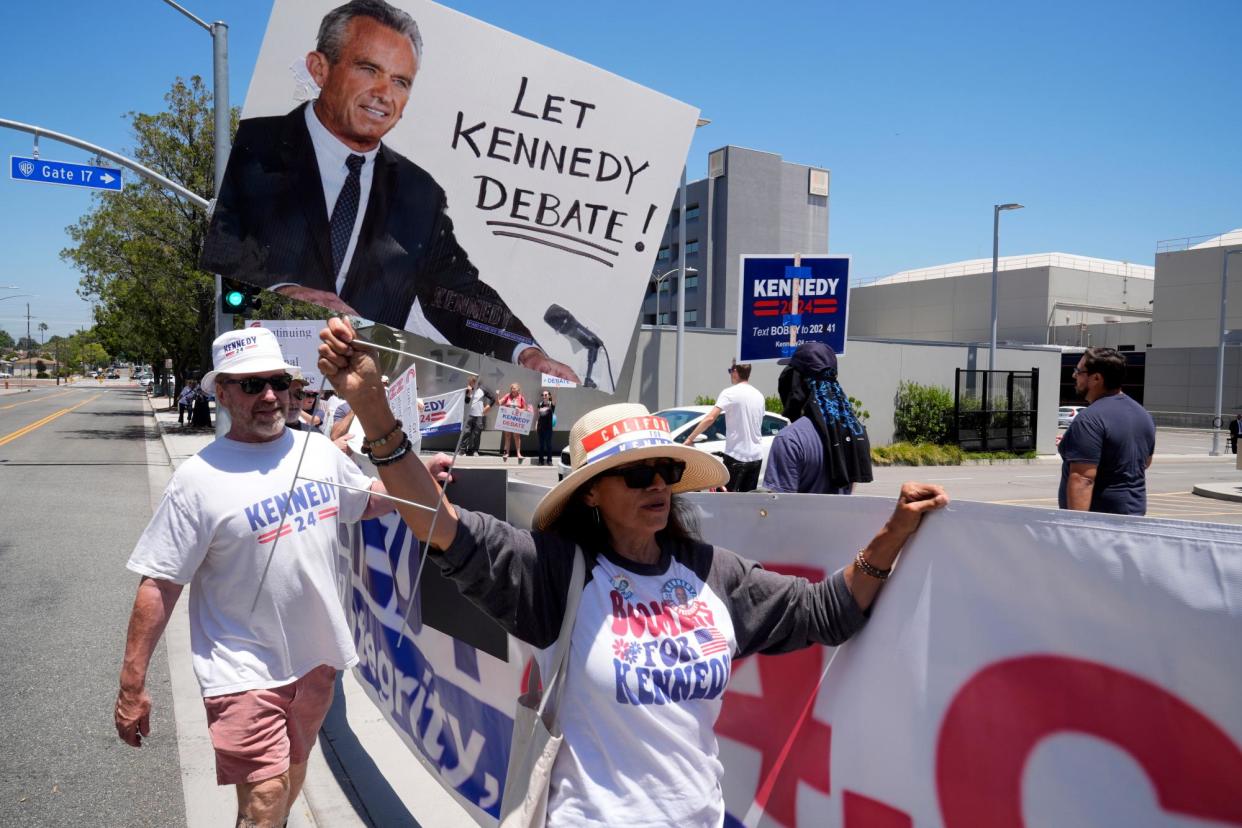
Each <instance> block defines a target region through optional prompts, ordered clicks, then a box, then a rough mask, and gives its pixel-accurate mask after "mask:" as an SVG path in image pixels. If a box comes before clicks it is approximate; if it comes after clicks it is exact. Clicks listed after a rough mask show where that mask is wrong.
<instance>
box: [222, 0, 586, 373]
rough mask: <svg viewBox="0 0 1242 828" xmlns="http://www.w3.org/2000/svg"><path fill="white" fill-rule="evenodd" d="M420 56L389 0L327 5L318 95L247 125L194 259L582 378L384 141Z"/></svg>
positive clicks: (428, 187)
mask: <svg viewBox="0 0 1242 828" xmlns="http://www.w3.org/2000/svg"><path fill="white" fill-rule="evenodd" d="M421 56H422V36H421V35H420V34H419V31H418V24H417V23H416V22H415V21H414V19H413V18H412V17H410V16H409V15H408V14H407V13H405V12H403V11H401V10H399V9H396V8H394V7H393V6H391V5H389V4H388V3H386V2H384V0H351V2H349V3H346V4H345V5H343V6H340V7H338V8H336V9H333V10H332V11H330V12H328V14H327V15H325V16H324V18H323V21H322V22H321V23H320V27H319V36H318V42H317V44H316V49H315V51H313V52H311V53H310V54H309V55H307V58H306V66H307V69H308V70H309V72H310V75H311V77H312V78H314V80H315V83H316V84H318V86H319V88H320V90H321V91H320V95H319V98H318V100H316V101H314V103H311V104H302V105H300V106H298V107H297V108H295V109H294V110H293V111H291V112H289V113H288V114H286V115H283V116H276V117H267V118H250V119H247V120H245V121H242V123H241V125H240V126H239V128H238V131H237V137H236V138H235V139H234V143H233V150H232V153H231V154H230V156H229V164H228V169H227V171H226V173H225V178H224V182H223V184H222V185H221V188H220V196H219V199H218V200H217V203H216V206H215V210H214V213H213V215H212V221H211V227H210V229H209V231H208V234H207V240H206V242H205V244H204V246H203V255H202V261H201V266H202V268H203V269H204V270H208V271H211V272H214V273H219V274H221V275H222V276H228V277H233V278H237V279H242V280H244V281H247V282H250V283H252V284H256V285H260V286H262V287H268V288H272V289H274V290H278V291H280V292H281V293H284V294H287V295H289V296H292V297H294V298H298V299H303V300H306V301H309V302H314V303H315V304H318V305H322V306H324V307H327V308H330V309H333V310H338V311H342V312H345V313H350V314H354V315H357V316H362V317H365V318H367V319H371V320H373V321H376V322H380V323H383V324H385V325H390V326H393V327H399V328H404V329H406V330H408V331H411V332H413V333H416V334H419V335H420V336H425V337H427V338H429V339H432V340H435V341H438V342H446V343H449V344H451V345H454V346H456V347H459V348H464V349H467V350H470V351H474V352H476V353H482V354H487V355H490V356H494V357H496V358H499V359H504V360H512V361H513V362H515V363H517V364H520V365H523V366H525V367H527V368H530V369H531V370H534V371H541V372H543V373H547V374H553V375H555V376H559V377H564V378H565V379H569V380H571V381H573V382H578V381H579V379H578V377H577V375H575V374H574V372H573V371H572V370H571V369H570V368H569V366H567V365H564V364H563V363H560V362H558V361H556V360H553V359H551V358H550V357H548V356H547V354H545V353H544V352H543V350H542V349H541V348H539V346H538V345H537V344H536V343H535V341H534V339H533V337H532V336H531V333H530V330H529V329H528V328H527V327H526V325H524V324H523V323H522V321H521V320H520V319H518V318H517V317H515V316H514V315H513V313H512V312H511V311H510V310H509V308H508V306H507V305H506V304H505V302H504V300H503V299H501V297H500V296H499V294H497V293H496V291H495V290H494V289H492V288H491V286H489V285H487V284H486V283H484V282H483V281H481V280H480V279H479V272H478V269H477V268H475V267H474V266H473V265H472V264H471V263H470V259H469V256H468V255H467V253H466V251H465V250H463V249H462V247H461V245H460V244H458V242H457V239H456V237H455V236H454V234H453V223H452V221H451V220H450V219H449V217H448V214H447V213H446V200H445V195H444V190H443V189H442V188H441V187H440V186H439V185H438V184H437V183H436V182H435V179H433V178H432V177H431V175H430V174H428V173H427V172H426V171H424V170H423V169H422V168H420V167H419V166H418V165H416V164H414V163H413V162H412V161H410V160H409V159H407V158H405V157H403V156H401V155H400V154H398V153H397V152H395V151H394V150H393V149H392V148H390V147H388V146H386V145H384V144H383V143H382V139H383V138H384V136H385V135H387V134H388V132H389V131H390V130H391V129H392V128H393V127H394V126H396V124H397V122H398V121H399V120H400V119H401V115H402V112H403V111H404V109H405V105H406V102H407V101H408V100H409V95H410V87H411V85H412V84H413V82H414V76H415V74H416V72H417V70H418V65H419V62H420V60H421ZM329 205H331V207H329Z"/></svg>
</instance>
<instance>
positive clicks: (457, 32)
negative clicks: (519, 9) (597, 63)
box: [202, 0, 698, 392]
mask: <svg viewBox="0 0 1242 828" xmlns="http://www.w3.org/2000/svg"><path fill="white" fill-rule="evenodd" d="M338 5H340V0H276V2H275V4H274V6H273V9H272V14H271V18H270V21H269V23H268V27H267V32H266V34H265V36H264V39H263V45H262V48H261V49H260V51H259V56H258V60H257V62H256V65H255V70H254V74H253V76H252V78H251V82H250V88H249V91H248V93H247V95H246V103H245V107H244V108H243V110H242V122H241V126H240V128H239V131H238V133H237V140H236V141H235V142H234V145H233V151H232V154H231V155H230V159H229V170H228V174H227V176H226V178H225V181H224V183H223V185H222V187H221V193H220V198H219V200H218V202H217V206H216V209H215V212H214V214H213V219H212V224H211V229H210V232H209V234H208V238H207V241H206V244H205V247H204V254H203V262H202V265H203V266H204V268H205V269H209V270H211V271H212V272H218V273H221V274H222V275H224V276H229V277H232V278H237V279H243V280H245V281H248V282H251V283H253V284H258V285H260V286H262V287H274V286H276V285H289V284H296V285H298V286H300V287H301V288H304V289H305V290H304V291H303V293H302V298H305V299H308V300H309V301H315V302H318V303H320V304H323V305H325V306H329V307H334V308H336V309H343V306H348V308H349V309H351V310H352V311H354V312H355V313H356V314H357V315H359V316H362V317H365V318H367V319H371V320H373V321H376V322H381V323H383V324H386V325H390V326H393V327H398V328H405V329H407V330H410V331H413V332H414V333H417V334H420V335H423V336H426V337H428V338H431V339H433V340H436V341H440V342H445V341H447V342H449V343H451V344H452V345H454V346H456V347H460V348H465V349H468V350H471V351H475V352H479V353H486V354H493V355H495V356H496V357H497V358H499V359H502V360H506V361H507V360H509V359H510V358H511V357H514V356H517V355H518V354H520V352H521V351H522V350H524V345H526V344H529V343H531V342H532V341H533V342H535V343H537V344H538V345H539V346H540V347H541V348H542V349H543V350H544V351H545V352H546V353H547V355H548V356H549V357H551V358H552V359H553V360H556V361H558V362H559V363H561V364H563V365H561V366H553V367H555V368H556V370H553V367H549V366H548V365H546V364H543V365H537V364H534V365H528V367H531V368H533V369H534V370H544V371H547V372H550V373H558V374H560V373H562V371H563V372H564V374H563V375H566V376H568V375H570V374H572V375H573V377H574V378H575V381H576V382H578V383H579V384H586V381H587V380H590V381H591V382H592V383H593V384H595V385H596V386H598V387H599V388H600V389H601V390H603V391H605V392H611V391H613V389H614V387H615V383H616V381H617V379H618V378H619V377H620V375H621V374H622V372H623V371H624V366H623V364H622V363H623V361H624V360H625V357H626V354H627V353H628V352H629V344H630V341H631V337H632V336H633V334H634V331H635V326H634V320H635V319H636V318H637V316H638V313H639V309H640V306H641V304H642V300H643V296H644V293H645V290H646V285H647V281H648V278H649V274H650V273H651V269H652V267H653V265H654V262H655V257H656V253H657V249H658V248H659V244H660V239H661V236H662V234H663V232H664V227H665V224H666V223H667V221H668V218H669V213H670V211H671V207H672V202H673V196H674V193H675V192H676V189H677V182H678V178H679V176H680V174H681V171H682V168H683V165H684V163H685V160H686V154H687V152H688V150H689V147H690V140H691V137H692V135H693V132H694V126H695V122H696V119H697V116H698V110H697V109H696V108H695V107H692V106H689V105H687V104H684V103H681V102H679V101H676V100H673V99H672V98H669V97H667V96H665V95H663V94H660V93H658V92H655V91H652V90H650V89H646V88H644V87H642V86H639V85H638V84H636V83H634V82H632V81H629V80H626V79H624V78H621V77H618V76H616V75H614V74H612V73H610V72H606V71H604V70H602V69H599V68H597V67H594V66H591V65H589V64H587V63H583V62H582V61H580V60H577V59H575V58H572V57H570V56H568V55H565V54H561V53H559V52H556V51H553V50H552V49H549V48H547V47H545V46H541V45H539V44H537V43H533V42H531V41H529V40H525V39H523V38H521V37H518V36H516V35H514V34H511V33H509V32H506V31H504V30H502V29H498V28H495V27H494V26H490V25H488V24H486V23H483V22H480V21H478V20H474V19H472V18H470V17H467V16H466V15H464V14H461V13H459V12H456V11H452V10H450V9H447V8H445V7H443V6H439V5H436V4H435V3H431V2H426V1H425V0H396V2H395V3H394V5H395V6H397V7H398V8H400V9H402V10H404V11H407V12H408V13H409V14H410V15H412V16H413V18H414V20H415V21H416V22H417V25H418V28H419V30H420V31H421V36H422V42H423V47H422V52H421V54H420V55H419V56H418V58H417V60H416V61H415V60H414V57H413V50H412V49H409V54H408V56H407V55H406V54H405V53H401V54H400V55H398V54H397V50H396V49H393V50H391V51H389V52H385V53H383V54H384V57H385V60H386V61H387V63H386V65H385V66H383V67H382V69H383V72H384V73H389V74H390V75H391V77H392V78H393V79H391V80H386V81H385V82H386V83H387V84H388V86H390V87H393V85H394V84H396V86H397V87H400V88H401V89H404V88H405V87H404V86H402V84H403V83H404V82H405V81H403V79H402V76H403V75H410V76H412V78H413V82H412V84H411V85H409V87H408V89H409V92H408V101H405V102H404V104H405V108H404V112H402V110H401V109H400V105H401V103H402V102H403V94H404V93H401V92H385V93H384V94H385V95H388V96H389V98H391V99H389V98H386V99H385V100H383V101H381V102H380V106H379V109H377V110H376V111H379V110H381V109H382V113H381V114H377V115H374V116H371V120H370V123H368V124H367V125H366V128H365V129H366V130H368V132H367V135H366V138H367V140H366V141H365V142H361V143H367V144H370V143H371V141H372V140H373V139H375V138H380V139H382V149H381V155H380V157H379V159H378V160H377V161H375V162H374V163H375V164H377V165H383V170H384V172H385V174H384V175H376V176H375V179H374V180H373V182H372V183H371V184H370V187H371V188H372V189H373V190H376V191H377V192H378V195H376V194H374V193H373V194H372V195H371V197H370V198H369V201H368V202H367V203H368V212H367V213H366V214H365V218H364V222H363V224H362V226H361V230H360V231H359V235H358V241H357V247H356V248H355V251H354V253H353V254H352V256H351V258H350V260H349V261H344V259H343V258H341V259H340V264H337V261H338V257H337V253H335V252H333V251H331V250H330V246H329V242H328V238H329V234H328V222H329V216H330V214H331V212H332V210H331V209H330V208H329V205H327V202H326V200H321V199H323V198H324V194H322V193H320V192H317V191H316V188H315V187H313V186H308V185H307V183H306V182H307V181H308V180H313V181H314V182H315V183H318V182H319V180H320V179H319V178H318V175H317V173H316V169H317V167H316V166H315V161H316V158H317V156H316V155H315V153H316V152H317V150H316V149H315V144H313V143H312V141H311V134H310V133H309V131H308V130H309V127H308V126H307V123H306V118H305V113H304V112H302V111H301V109H300V107H301V104H302V103H303V102H305V101H307V100H310V99H313V98H315V97H317V96H319V95H320V91H321V90H320V88H319V84H320V83H322V84H323V86H324V89H325V90H326V91H325V92H324V99H325V100H329V101H338V99H340V98H347V97H348V96H350V95H354V94H357V92H356V90H353V88H352V87H350V86H349V85H348V84H347V83H341V82H340V78H337V79H336V80H334V78H333V76H332V75H331V73H330V72H328V71H327V68H326V64H323V66H321V65H320V64H318V63H316V62H315V61H313V60H312V61H309V62H308V57H307V56H308V53H310V52H313V51H314V50H315V48H316V32H317V31H318V29H319V26H320V22H321V20H322V19H323V18H324V16H325V14H326V13H327V12H329V11H330V10H331V9H333V8H334V7H336V6H338ZM376 28H377V27H370V29H369V30H368V32H367V33H366V34H365V35H363V34H358V33H354V34H353V35H352V36H351V38H352V39H347V40H346V43H345V45H344V46H343V47H342V48H343V49H344V50H352V51H350V55H351V56H353V55H354V53H355V51H356V50H358V49H362V48H364V47H367V48H370V46H371V44H376V43H381V41H383V42H384V43H387V41H386V40H384V38H385V37H386V35H385V32H393V31H394V30H391V29H385V30H383V31H381V32H376V31H375V29H376ZM364 37H365V38H367V39H366V40H365V42H364V40H363V38H364ZM397 43H398V44H401V43H402V37H401V36H400V35H398V39H397ZM406 48H407V49H408V48H409V47H408V46H406ZM375 54H380V53H379V52H375ZM364 56H366V57H368V58H369V59H371V61H372V63H376V62H377V61H378V58H374V57H373V56H372V55H371V53H370V52H367V53H365V55H364ZM388 64H392V65H388ZM313 67H314V68H313ZM320 68H322V69H323V71H322V72H320V71H319V69H320ZM338 75H339V73H338ZM342 77H344V76H342ZM386 77H387V76H386ZM338 87H339V88H338ZM394 88H396V87H394ZM377 94H378V93H377ZM330 108H331V107H330V106H329V109H330ZM321 114H322V113H321ZM312 117H313V116H312ZM325 118H326V119H327V120H326V121H325ZM325 118H320V122H321V123H322V124H323V126H325V127H327V128H328V131H329V132H331V133H332V134H333V135H336V136H337V137H338V138H342V140H344V141H345V143H347V144H348V143H349V142H350V140H353V136H354V131H353V128H354V127H357V126H358V125H357V124H353V123H351V122H350V121H349V119H348V118H341V119H340V122H339V123H337V122H334V121H333V119H332V114H331V112H328V113H327V114H326V115H325ZM358 128H359V129H363V127H358ZM371 133H375V134H374V135H372V134H371ZM324 140H325V141H330V140H331V138H330V137H328V136H324ZM319 162H320V163H326V162H324V161H323V160H322V159H319ZM342 163H343V162H342ZM415 165H416V166H415ZM377 168H378V167H377ZM342 173H343V170H342ZM361 180H362V181H363V182H364V184H365V182H367V181H368V178H367V176H366V174H365V173H363V175H362V179H361ZM440 189H442V190H443V194H444V196H445V197H446V199H447V215H448V217H449V219H451V225H444V223H443V222H442V221H441V220H440V219H441V212H440V208H441V206H442V205H441V200H440V198H439V190H440ZM433 236H434V239H433ZM457 245H459V246H460V247H457ZM449 248H451V249H449ZM342 253H343V251H342ZM433 254H442V255H438V256H437V255H433ZM471 266H473V268H472V267H471ZM337 267H339V268H341V270H342V271H344V281H343V282H341V283H340V287H339V289H338V285H337V276H338V271H337V270H336V269H335V268H337ZM474 268H477V271H475V270H474ZM311 291H313V293H312V292H311ZM609 356H610V357H611V360H609V359H608V357H609ZM523 364H527V363H525V362H523ZM588 366H591V371H590V374H589V375H588Z"/></svg>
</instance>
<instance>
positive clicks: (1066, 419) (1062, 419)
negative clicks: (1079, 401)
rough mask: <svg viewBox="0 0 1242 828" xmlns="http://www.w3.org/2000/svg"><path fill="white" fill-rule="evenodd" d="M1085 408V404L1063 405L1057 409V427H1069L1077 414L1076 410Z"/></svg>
mask: <svg viewBox="0 0 1242 828" xmlns="http://www.w3.org/2000/svg"><path fill="white" fill-rule="evenodd" d="M1084 408H1086V406H1085V405H1063V406H1061V407H1060V408H1058V409H1057V427H1058V428H1069V424H1070V423H1072V422H1073V421H1074V418H1075V417H1077V416H1078V412H1079V411H1082V410H1083V409H1084Z"/></svg>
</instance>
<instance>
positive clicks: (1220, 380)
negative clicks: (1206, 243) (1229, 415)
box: [1209, 250, 1242, 457]
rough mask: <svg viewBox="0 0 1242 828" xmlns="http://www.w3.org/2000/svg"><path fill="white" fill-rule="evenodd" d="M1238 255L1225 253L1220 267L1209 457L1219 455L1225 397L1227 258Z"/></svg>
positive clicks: (1233, 251) (1233, 252) (1237, 251)
mask: <svg viewBox="0 0 1242 828" xmlns="http://www.w3.org/2000/svg"><path fill="white" fill-rule="evenodd" d="M1238 255H1242V250H1228V251H1226V252H1225V256H1224V261H1222V262H1221V266H1220V345H1219V346H1218V348H1217V351H1216V419H1215V420H1213V421H1212V450H1211V452H1209V456H1211V457H1219V456H1220V455H1221V450H1220V427H1221V425H1222V421H1221V416H1222V414H1221V407H1222V405H1223V403H1224V396H1225V336H1226V331H1225V309H1226V305H1227V304H1228V298H1229V292H1228V288H1229V281H1228V279H1229V257H1230V256H1238Z"/></svg>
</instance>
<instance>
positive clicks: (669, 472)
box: [599, 460, 686, 489]
mask: <svg viewBox="0 0 1242 828" xmlns="http://www.w3.org/2000/svg"><path fill="white" fill-rule="evenodd" d="M685 473H686V464H685V462H684V461H682V460H658V461H656V462H655V463H653V464H651V465H650V466H649V465H647V464H645V463H643V464H640V465H637V466H621V467H620V468H616V469H609V470H608V471H606V472H600V475H599V476H600V477H620V478H621V479H622V480H624V481H625V485H626V486H629V487H630V488H631V489H645V488H647V487H648V486H650V485H651V481H653V480H655V476H656V475H657V474H659V475H660V477H661V478H662V479H663V480H664V482H665V483H666V484H668V485H669V486H672V485H673V484H674V483H680V482H681V476H682V475H683V474H685Z"/></svg>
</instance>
